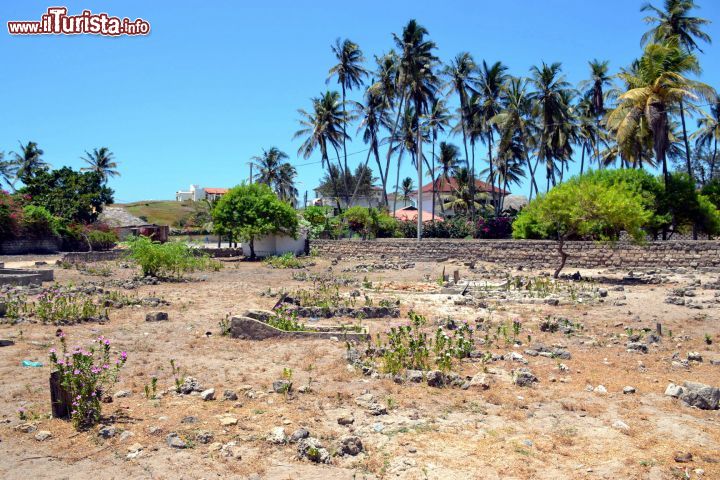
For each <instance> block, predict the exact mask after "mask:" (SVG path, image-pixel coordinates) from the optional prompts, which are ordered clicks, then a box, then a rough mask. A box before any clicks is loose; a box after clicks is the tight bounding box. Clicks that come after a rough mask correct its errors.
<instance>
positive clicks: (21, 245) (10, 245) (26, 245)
mask: <svg viewBox="0 0 720 480" xmlns="http://www.w3.org/2000/svg"><path fill="white" fill-rule="evenodd" d="M60 246H61V242H60V239H59V238H32V239H31V238H20V239H16V240H5V241H3V242H0V255H24V254H26V253H57V252H59V251H60Z"/></svg>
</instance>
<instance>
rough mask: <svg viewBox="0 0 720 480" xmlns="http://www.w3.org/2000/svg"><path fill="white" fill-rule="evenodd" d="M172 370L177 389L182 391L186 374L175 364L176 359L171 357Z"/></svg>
mask: <svg viewBox="0 0 720 480" xmlns="http://www.w3.org/2000/svg"><path fill="white" fill-rule="evenodd" d="M170 370H171V371H172V375H173V380H174V381H175V391H176V392H178V393H180V387H182V384H183V383H185V376H184V375H183V374H182V372H181V371H180V367H179V366H177V365H176V364H175V359H173V358H171V359H170Z"/></svg>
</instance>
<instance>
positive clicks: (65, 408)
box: [50, 372, 72, 418]
mask: <svg viewBox="0 0 720 480" xmlns="http://www.w3.org/2000/svg"><path fill="white" fill-rule="evenodd" d="M50 406H51V407H52V416H53V418H70V408H71V406H72V398H70V393H69V392H68V391H67V390H65V387H63V386H62V384H61V383H60V372H52V373H51V374H50Z"/></svg>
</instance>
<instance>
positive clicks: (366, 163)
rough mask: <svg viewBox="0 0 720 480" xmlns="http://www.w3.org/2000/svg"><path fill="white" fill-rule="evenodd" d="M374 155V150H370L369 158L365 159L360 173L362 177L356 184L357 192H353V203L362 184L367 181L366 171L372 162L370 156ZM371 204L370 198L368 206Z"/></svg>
mask: <svg viewBox="0 0 720 480" xmlns="http://www.w3.org/2000/svg"><path fill="white" fill-rule="evenodd" d="M371 153H372V149H370V150H368V154H367V157H366V158H365V163H364V164H363V169H362V171H361V172H360V176H359V177H358V178H357V180H356V182H355V190H354V191H353V195H352V200H351V203H355V197H356V196H357V193H358V190H359V189H360V184H361V183H362V181H363V180H364V179H365V171H366V170H367V166H368V163H369V162H370V154H371ZM369 204H370V199H369V198H368V205H369Z"/></svg>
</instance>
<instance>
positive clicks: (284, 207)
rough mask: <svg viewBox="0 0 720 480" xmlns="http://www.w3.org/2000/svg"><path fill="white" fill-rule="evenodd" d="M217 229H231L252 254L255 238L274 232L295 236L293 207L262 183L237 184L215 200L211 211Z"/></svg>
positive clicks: (251, 256) (227, 230) (296, 223)
mask: <svg viewBox="0 0 720 480" xmlns="http://www.w3.org/2000/svg"><path fill="white" fill-rule="evenodd" d="M212 216H213V222H214V224H215V228H216V231H217V232H218V233H230V234H232V235H233V236H234V237H237V238H240V239H242V240H244V241H247V242H248V245H249V247H250V258H252V259H254V258H255V239H256V238H258V237H262V236H266V235H271V234H274V233H285V234H288V235H291V236H293V237H295V236H297V228H298V219H297V214H296V213H295V210H294V209H293V208H292V207H291V206H290V205H289V204H287V203H286V202H283V201H282V200H280V199H279V198H278V197H277V195H275V193H273V191H272V190H271V189H270V187H268V186H267V185H265V184H262V183H254V184H251V185H245V184H243V185H238V186H237V187H235V188H232V189H231V190H230V191H229V192H228V193H226V194H225V195H223V196H222V197H221V198H220V200H218V203H217V205H215V208H214V209H213V211H212Z"/></svg>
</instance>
